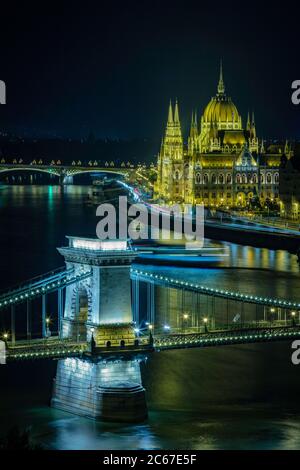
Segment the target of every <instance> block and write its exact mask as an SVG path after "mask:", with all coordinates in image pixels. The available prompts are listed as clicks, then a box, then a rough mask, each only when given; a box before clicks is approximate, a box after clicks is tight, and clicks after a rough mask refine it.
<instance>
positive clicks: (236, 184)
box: [155, 65, 292, 207]
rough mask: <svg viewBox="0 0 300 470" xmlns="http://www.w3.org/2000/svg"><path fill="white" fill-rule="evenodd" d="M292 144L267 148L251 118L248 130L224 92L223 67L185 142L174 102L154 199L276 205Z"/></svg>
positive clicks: (232, 204)
mask: <svg viewBox="0 0 300 470" xmlns="http://www.w3.org/2000/svg"><path fill="white" fill-rule="evenodd" d="M283 155H285V157H286V158H287V159H289V158H290V157H291V156H292V150H291V147H290V145H289V144H288V143H287V142H286V143H285V144H282V145H270V146H269V147H268V148H265V145H264V141H263V140H260V139H259V138H258V136H257V133H256V125H255V119H254V114H252V115H251V116H250V115H249V113H248V118H247V122H246V126H243V122H242V118H241V115H240V114H239V112H238V109H237V108H236V106H235V104H234V103H233V101H232V100H231V98H230V97H229V96H227V94H226V93H225V85H224V80H223V73H222V65H221V67H220V77H219V83H218V87H217V93H216V95H215V96H214V97H213V98H211V100H210V102H209V103H208V105H207V106H206V107H205V109H204V112H203V114H202V116H201V119H200V122H198V120H197V116H196V114H194V113H193V115H192V122H191V128H190V134H189V137H188V142H187V144H185V143H184V141H183V136H182V131H181V125H180V118H179V109H178V102H177V101H176V103H175V106H174V108H173V106H172V103H170V106H169V112H168V121H167V126H166V131H165V135H164V137H163V140H162V144H161V149H160V152H159V155H158V166H157V169H158V175H157V181H156V184H155V198H156V199H159V200H161V201H164V202H166V203H170V204H171V203H183V202H184V203H190V204H205V205H206V206H211V207H217V206H224V207H234V206H245V205H246V204H247V203H248V202H249V201H250V200H253V199H259V201H260V202H261V203H264V202H265V201H266V200H267V199H269V200H271V201H274V202H275V201H277V202H279V172H280V166H281V161H282V157H283Z"/></svg>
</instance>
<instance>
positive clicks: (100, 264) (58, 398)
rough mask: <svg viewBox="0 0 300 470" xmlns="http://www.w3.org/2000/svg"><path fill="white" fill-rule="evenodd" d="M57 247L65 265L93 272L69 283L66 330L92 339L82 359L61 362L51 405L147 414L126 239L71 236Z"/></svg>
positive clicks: (101, 414)
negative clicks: (88, 351)
mask: <svg viewBox="0 0 300 470" xmlns="http://www.w3.org/2000/svg"><path fill="white" fill-rule="evenodd" d="M67 238H68V240H69V246H67V247H63V248H59V249H58V251H59V252H60V253H61V254H62V255H63V256H64V258H65V261H66V266H67V269H70V268H73V269H74V270H75V272H80V273H81V272H86V271H89V272H90V273H91V274H90V276H89V277H88V278H87V279H84V280H83V281H80V282H78V283H77V284H73V285H70V286H67V288H66V300H65V309H64V318H63V326H62V335H63V337H64V338H70V339H73V340H78V341H87V342H89V343H90V346H91V347H90V353H89V354H85V356H84V357H82V358H76V359H75V358H67V359H63V360H59V361H58V366H57V374H56V379H55V383H54V388H53V397H52V406H54V407H56V408H60V409H63V410H65V411H70V412H73V413H76V414H79V415H83V416H87V417H90V418H99V419H105V420H114V421H140V420H143V419H145V417H146V416H147V408H146V400H145V390H144V388H143V386H142V383H141V373H140V362H141V360H143V357H144V356H143V354H144V353H145V351H144V350H143V349H141V348H142V347H140V348H139V345H138V344H137V339H136V338H135V333H134V323H133V317H132V309H131V281H130V265H131V263H132V261H133V260H134V258H135V257H136V252H135V251H133V250H132V248H131V247H130V246H129V245H128V242H127V240H105V241H100V240H97V239H89V238H78V237H67Z"/></svg>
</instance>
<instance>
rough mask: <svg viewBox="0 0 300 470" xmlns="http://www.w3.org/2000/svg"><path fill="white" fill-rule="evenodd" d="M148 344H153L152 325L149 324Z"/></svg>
mask: <svg viewBox="0 0 300 470" xmlns="http://www.w3.org/2000/svg"><path fill="white" fill-rule="evenodd" d="M148 328H149V343H150V344H151V345H152V344H153V335H152V330H153V325H151V324H149V325H148Z"/></svg>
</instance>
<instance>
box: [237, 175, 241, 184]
mask: <svg viewBox="0 0 300 470" xmlns="http://www.w3.org/2000/svg"><path fill="white" fill-rule="evenodd" d="M241 181H242V180H241V175H240V174H239V173H238V174H237V175H236V182H237V183H241Z"/></svg>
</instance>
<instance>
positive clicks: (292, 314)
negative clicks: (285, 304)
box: [291, 311, 296, 326]
mask: <svg viewBox="0 0 300 470" xmlns="http://www.w3.org/2000/svg"><path fill="white" fill-rule="evenodd" d="M295 316H296V312H295V311H292V312H291V317H292V325H293V326H295Z"/></svg>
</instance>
